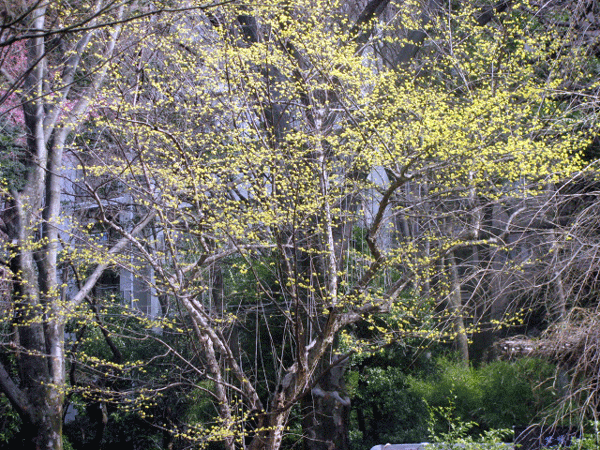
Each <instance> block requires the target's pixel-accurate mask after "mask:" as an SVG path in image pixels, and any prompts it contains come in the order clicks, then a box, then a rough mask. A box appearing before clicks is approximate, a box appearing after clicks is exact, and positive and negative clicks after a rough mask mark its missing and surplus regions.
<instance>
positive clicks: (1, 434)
mask: <svg viewBox="0 0 600 450" xmlns="http://www.w3.org/2000/svg"><path fill="white" fill-rule="evenodd" d="M0 417H1V420H0V446H2V445H6V444H7V443H8V442H9V441H10V440H11V439H12V438H14V437H15V436H16V435H17V433H18V432H19V427H20V424H21V419H20V418H19V416H18V414H17V413H16V412H15V410H14V409H13V407H12V406H11V404H10V403H9V401H8V399H7V398H6V396H5V395H4V394H0Z"/></svg>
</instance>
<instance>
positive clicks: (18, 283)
mask: <svg viewBox="0 0 600 450" xmlns="http://www.w3.org/2000/svg"><path fill="white" fill-rule="evenodd" d="M156 6H157V7H159V8H164V6H163V5H158V4H157V5H156ZM137 8H138V6H137V4H136V2H129V3H128V2H126V3H115V2H110V1H109V2H104V1H102V0H98V1H96V2H89V3H88V2H79V3H77V4H76V5H75V6H71V5H63V4H62V3H61V2H48V1H45V0H42V1H36V2H33V1H25V2H20V3H19V4H16V3H15V4H10V5H5V4H3V9H2V25H1V29H0V32H1V43H0V48H1V49H2V59H1V61H0V68H1V72H2V77H3V79H2V93H1V100H0V103H1V104H2V113H3V114H2V127H3V131H2V134H3V142H5V143H6V142H9V144H10V146H12V153H11V154H9V157H7V158H6V159H5V160H4V161H6V160H8V161H11V162H12V165H10V164H9V165H8V168H12V169H13V170H12V171H8V170H5V169H6V168H7V165H6V164H4V163H3V165H2V169H3V186H2V194H3V199H4V208H3V212H2V213H3V225H4V226H5V230H4V231H5V233H6V236H7V237H6V240H5V241H4V242H3V263H4V264H5V265H6V266H7V269H6V270H8V273H9V277H10V278H11V282H12V293H11V297H10V301H11V304H10V306H9V311H10V313H11V321H10V325H9V323H6V324H5V325H6V327H9V326H10V329H9V330H7V332H6V333H5V335H4V336H3V341H2V346H3V350H4V352H6V353H7V354H11V355H13V356H14V359H4V361H3V362H4V363H5V365H2V366H0V387H1V389H2V391H3V392H4V394H5V395H6V396H7V397H8V399H9V400H10V402H11V404H12V406H13V407H14V408H15V410H16V411H17V412H18V414H19V416H20V417H21V419H22V422H23V424H22V428H21V431H22V434H23V435H24V436H27V439H28V441H29V445H30V446H31V448H45V449H61V448H62V440H61V430H62V418H63V402H64V399H65V393H66V390H67V380H66V374H65V365H66V359H65V340H64V336H65V324H66V322H67V321H68V320H70V319H71V318H72V317H73V314H75V313H76V311H77V308H78V307H79V306H80V305H81V304H82V303H83V301H84V300H85V299H86V297H87V295H88V294H89V293H90V291H91V289H92V288H93V286H94V285H95V283H96V282H97V280H98V279H99V277H100V275H101V274H102V273H103V271H104V269H106V268H107V267H108V266H109V264H111V262H110V258H111V257H112V256H113V255H116V254H118V253H119V252H121V251H122V250H123V248H124V247H125V245H126V244H127V242H128V240H127V239H126V238H123V239H122V240H121V241H119V242H117V243H116V244H115V245H113V246H112V247H110V248H106V249H102V254H103V256H102V257H101V258H93V260H92V261H88V262H89V263H91V264H92V268H91V270H90V272H89V274H88V276H87V277H86V279H85V280H84V282H83V283H82V284H81V285H80V286H79V288H78V289H77V290H76V292H69V289H68V287H69V286H73V284H74V283H70V282H69V279H70V278H71V276H70V275H69V269H68V268H67V258H65V254H66V253H68V249H66V248H65V243H64V242H65V239H66V240H67V241H68V240H69V237H68V236H69V235H71V236H72V235H73V234H75V232H74V230H73V229H71V228H70V226H71V225H72V224H71V223H69V220H67V221H65V220H64V219H65V218H64V216H63V215H62V213H61V202H62V201H63V200H65V197H64V194H65V192H71V193H72V186H69V183H67V182H66V181H65V174H66V173H68V172H69V170H70V169H71V167H72V165H73V164H74V158H75V155H74V154H69V153H67V147H68V143H69V142H70V141H71V137H72V134H73V133H74V132H75V131H76V130H77V128H78V125H79V123H80V122H81V121H82V120H83V119H84V118H86V117H88V112H89V109H90V104H93V103H96V102H98V101H99V100H98V93H99V90H100V87H101V86H102V83H103V81H104V79H105V76H106V72H107V70H108V67H109V66H108V63H109V61H110V60H111V58H112V57H114V51H115V45H116V43H117V41H118V40H119V39H120V37H121V33H122V25H123V23H126V22H127V21H128V20H131V19H132V15H133V16H135V15H139V10H137ZM144 8H147V9H146V11H144V12H145V14H141V15H142V16H144V15H148V14H153V13H154V12H153V7H152V5H150V4H147V5H145V6H144ZM8 150H10V148H9V146H6V145H5V144H3V152H7V151H8ZM4 156H6V155H4ZM151 217H152V214H148V215H146V216H145V217H143V218H141V219H140V220H139V221H137V222H136V224H135V226H134V227H133V229H132V230H130V231H131V233H132V235H135V234H137V233H138V232H139V231H140V230H142V229H143V228H144V227H146V226H147V225H148V224H149V222H150V219H151ZM71 219H72V220H74V219H75V218H71ZM61 241H62V244H61ZM71 244H72V242H71ZM89 245H91V244H89ZM9 363H10V364H9ZM11 366H12V367H11Z"/></svg>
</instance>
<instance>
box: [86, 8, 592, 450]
mask: <svg viewBox="0 0 600 450" xmlns="http://www.w3.org/2000/svg"><path fill="white" fill-rule="evenodd" d="M377 5H379V6H381V7H383V6H385V5H383V3H381V4H380V3H378V2H374V3H369V4H368V5H367V8H365V11H367V10H368V9H369V7H371V6H372V7H375V6H377ZM343 7H344V5H343V4H340V5H334V6H331V5H325V4H320V3H314V2H295V3H294V4H293V5H291V4H289V3H286V2H283V3H278V2H273V3H268V4H260V5H257V4H248V5H243V6H240V5H229V6H223V7H222V8H220V9H219V10H218V11H215V12H213V13H211V15H202V14H199V15H197V16H192V15H188V14H186V15H182V16H181V18H180V19H178V20H173V21H172V22H171V23H169V24H168V25H167V26H165V27H164V28H160V27H158V28H157V30H160V32H161V34H158V31H157V34H156V36H160V39H156V40H152V41H151V42H148V41H147V42H143V41H141V40H140V39H134V41H136V42H139V43H140V44H139V45H138V46H136V47H135V48H131V49H130V51H129V52H127V53H126V54H125V53H123V61H124V62H125V61H126V62H127V63H126V64H125V63H123V64H122V66H127V67H136V68H137V71H136V74H135V75H133V74H131V72H128V73H129V77H130V78H128V79H127V80H124V79H123V78H121V77H119V76H116V75H115V76H113V77H112V80H113V82H112V83H108V84H107V85H106V86H107V90H106V93H105V94H104V96H105V97H107V98H111V99H113V101H112V103H111V104H109V105H108V106H107V107H106V109H105V113H104V120H99V124H100V123H101V124H102V126H103V127H104V131H103V133H102V134H101V135H100V136H99V137H98V138H97V139H98V140H97V142H102V143H103V145H106V146H109V145H110V146H113V147H114V148H115V149H117V151H116V152H115V153H114V154H113V155H112V156H111V157H110V158H106V159H104V158H103V159H102V160H101V159H100V158H97V159H95V160H94V158H92V159H91V160H89V161H86V171H87V175H88V178H89V182H88V183H87V185H86V186H87V189H88V191H89V194H90V195H91V196H93V197H95V198H96V201H97V205H98V208H99V210H102V211H103V214H102V216H101V220H102V222H103V223H105V224H107V225H109V226H110V227H112V229H113V230H114V231H115V232H116V233H118V234H121V235H122V236H125V237H127V238H128V239H129V241H130V242H131V244H132V246H133V248H134V249H135V253H136V256H135V260H136V261H143V262H144V264H149V265H150V266H151V267H152V269H153V277H154V278H153V280H152V285H153V287H155V288H156V289H157V290H158V291H159V293H160V295H162V296H163V297H164V298H168V299H169V300H171V301H173V302H174V304H175V305H178V306H179V307H181V309H182V310H183V311H185V312H186V314H188V315H189V317H190V319H191V320H192V330H191V331H192V332H193V333H194V336H195V339H196V340H197V342H198V343H199V347H200V350H201V353H202V357H203V362H204V366H205V369H206V374H207V379H208V380H210V381H211V382H212V383H214V384H213V386H214V390H213V392H212V394H213V396H214V398H215V401H216V408H217V409H218V413H219V422H218V423H219V424H220V427H219V428H218V431H214V430H213V431H202V429H201V428H198V430H197V434H196V435H195V436H194V432H193V431H188V432H187V436H189V437H190V438H193V437H196V438H198V439H200V440H204V439H209V440H210V439H217V440H221V439H222V440H224V441H225V443H226V445H227V447H228V448H234V447H235V446H236V445H242V442H243V441H244V436H245V435H246V434H247V427H248V424H249V423H250V422H253V424H254V425H253V432H252V433H251V435H250V438H249V439H247V441H248V443H247V445H248V447H249V448H252V449H255V448H256V449H258V448H270V449H276V448H279V446H280V445H281V442H282V440H283V439H284V438H285V427H286V424H287V423H288V420H289V417H290V414H291V413H292V411H293V410H294V407H295V406H296V405H297V404H298V402H299V401H300V400H301V399H302V398H304V397H306V396H308V395H309V394H311V393H312V395H313V399H314V398H317V397H318V396H319V395H329V396H331V397H332V398H337V407H342V406H343V405H344V403H345V402H346V400H345V399H344V396H343V395H342V394H340V392H339V391H337V390H332V391H326V390H324V389H323V386H322V385H323V383H324V377H326V376H327V374H328V373H329V372H330V370H331V369H332V368H336V367H338V366H339V365H340V364H342V363H343V362H344V361H345V359H346V358H347V357H348V354H347V353H348V352H352V351H361V349H362V345H363V344H365V345H366V343H362V342H358V341H356V340H354V339H353V338H352V335H351V334H350V333H349V332H348V330H349V329H350V328H351V326H353V325H354V324H357V323H359V322H363V321H367V322H370V326H371V327H372V330H371V331H372V334H371V339H370V341H371V344H370V345H373V344H372V342H373V341H374V342H375V345H384V344H385V343H388V342H390V341H392V340H393V339H398V338H400V337H401V336H405V335H410V334H418V333H419V330H418V329H415V328H413V323H414V322H412V318H413V317H416V316H419V315H420V314H422V310H423V309H427V307H428V306H429V305H430V304H431V303H429V302H428V300H429V298H425V295H427V296H435V297H438V298H439V297H442V298H443V296H444V295H448V293H451V292H454V291H456V289H458V288H457V286H456V282H455V283H454V285H452V286H451V287H448V286H445V279H444V277H445V273H446V270H447V268H450V270H451V271H452V270H455V269H453V267H454V266H455V264H456V263H452V253H453V252H456V251H457V250H458V249H460V248H462V247H463V246H469V247H473V246H476V245H482V246H502V245H503V244H504V243H503V241H502V239H503V237H504V236H505V234H504V233H503V232H501V233H498V234H496V235H491V236H489V235H488V236H480V235H478V234H477V233H476V227H477V223H476V221H474V220H473V218H472V217H473V216H472V214H471V212H470V211H468V209H467V208H466V207H465V205H467V204H468V201H469V200H468V199H469V198H477V197H478V196H487V197H488V198H490V199H492V200H493V201H494V202H496V204H502V203H501V202H504V204H509V203H510V201H511V199H513V198H514V197H516V196H525V197H528V196H532V195H534V194H535V193H536V192H539V190H540V189H541V188H542V187H543V186H544V184H546V183H548V182H552V181H554V180H557V179H558V177H559V176H560V175H559V174H565V173H568V172H569V171H571V170H573V169H574V168H578V167H579V163H578V159H577V156H576V155H577V151H578V149H580V148H581V146H582V145H586V142H587V141H586V138H585V135H584V134H583V133H579V132H577V120H576V119H575V118H573V117H572V115H570V111H569V110H568V109H565V108H564V107H562V105H561V104H560V103H559V102H557V101H556V99H554V98H553V97H552V95H551V92H552V91H551V90H552V89H553V86H559V85H560V84H561V83H562V82H563V81H564V79H563V78H562V77H558V78H555V75H554V73H553V72H552V71H549V70H548V71H544V72H543V73H541V74H540V73H539V69H538V67H540V66H542V67H545V65H546V64H547V63H548V61H549V53H548V52H550V53H552V52H553V51H555V49H557V48H559V46H560V41H559V40H558V39H556V38H557V36H556V35H554V34H552V31H551V30H549V31H548V32H547V33H544V34H541V33H537V32H536V29H535V23H534V22H528V21H527V19H521V16H520V11H519V10H517V9H514V10H508V11H507V12H505V13H503V15H502V16H499V17H500V19H498V22H494V23H493V25H490V26H489V27H481V26H480V24H479V23H480V22H481V20H479V19H480V17H481V16H480V14H478V10H476V9H474V8H470V7H469V6H465V7H464V8H463V9H461V10H454V9H452V10H445V9H443V8H441V7H439V8H436V9H435V10H434V13H435V14H433V13H432V15H431V16H430V17H428V19H427V21H426V22H425V23H426V24H427V27H426V31H427V32H426V33H425V35H424V36H422V37H421V38H420V39H421V40H420V41H419V43H423V45H424V48H423V49H422V51H421V52H420V53H419V56H418V58H413V59H412V60H411V59H407V60H404V59H402V62H403V63H404V65H402V64H400V63H398V64H388V63H386V62H385V60H383V56H385V55H383V53H381V54H380V53H378V52H377V51H376V50H378V46H379V44H380V43H383V42H386V41H390V40H391V41H392V45H396V46H397V47H396V48H399V49H403V48H406V47H405V44H406V42H405V41H404V40H402V39H400V38H397V37H394V36H393V35H391V33H388V30H394V29H395V27H396V26H399V25H398V24H402V23H404V24H411V25H412V24H418V22H415V20H414V10H413V9H412V8H411V7H409V6H406V7H397V8H398V9H397V10H396V11H395V16H394V19H393V20H391V21H390V22H389V23H382V22H376V21H374V20H371V19H373V17H374V12H373V13H371V16H370V20H365V21H362V20H361V17H363V16H364V15H363V14H361V15H359V17H358V18H357V19H356V23H357V26H356V27H352V26H345V25H344V23H345V21H346V16H345V14H344V9H343ZM375 9H377V8H375ZM375 9H374V10H375ZM374 10H373V11H374ZM365 14H366V13H365ZM323 18H327V20H323ZM532 20H533V19H532ZM484 23H489V22H484ZM157 25H158V24H157ZM416 27H417V25H415V28H416ZM363 32H364V33H366V35H365V34H363ZM426 37H429V39H430V41H429V40H427V39H426ZM365 39H366V40H365ZM363 40H364V41H363ZM425 42H430V43H431V44H430V46H429V47H427V46H425V44H424V43H425ZM416 43H417V42H416V41H414V42H413V43H411V44H410V45H415V44H416ZM357 48H358V49H357ZM415 54H416V52H412V55H415ZM382 55H383V56H382ZM117 93H119V94H120V95H121V97H120V99H119V98H118V96H117V95H116V94H117ZM558 118H560V120H555V119H558ZM97 128H98V129H99V128H100V127H99V126H98V127H97ZM376 174H378V175H376ZM98 179H109V180H114V181H118V184H119V186H120V189H121V190H120V191H119V196H120V197H126V198H128V199H131V200H130V202H128V205H130V206H131V210H132V212H133V216H134V217H135V216H140V217H144V216H146V215H148V214H152V213H154V214H155V217H154V219H153V225H152V226H153V232H152V233H151V234H149V235H144V236H143V238H142V237H140V236H137V237H136V236H133V235H131V233H130V232H129V231H128V225H123V223H121V219H120V217H119V218H118V220H117V219H116V217H117V216H115V215H114V214H113V213H111V212H110V211H109V210H107V209H106V208H105V206H104V205H105V203H104V200H103V198H102V194H101V191H102V189H101V188H102V186H103V184H101V183H97V181H94V180H98ZM425 187H426V189H423V190H422V192H424V194H423V195H422V196H421V197H419V198H417V199H416V201H417V202H416V203H415V202H414V200H413V201H410V202H405V201H404V199H406V198H407V197H408V196H411V194H412V193H413V192H415V190H416V189H421V188H425ZM474 194H476V195H474ZM413 197H414V196H413ZM492 200H491V201H492ZM499 202H500V203H499ZM412 215H414V216H416V219H415V222H416V223H422V224H426V226H423V227H421V228H420V231H418V232H417V233H414V234H401V233H393V232H390V231H388V230H390V228H389V227H388V223H389V222H391V221H394V220H395V219H398V222H400V221H401V219H402V218H403V217H406V216H412ZM444 223H445V224H444ZM511 223H512V219H511V220H507V221H506V227H509V226H510V225H511ZM357 228H358V229H362V230H364V241H363V244H364V247H363V248H362V250H363V251H360V252H359V251H357V250H356V248H355V246H356V233H355V232H354V231H355V230H356V229H357ZM503 231H504V230H503ZM426 248H428V249H429V250H428V251H427V252H426V251H425V249H426ZM440 262H441V263H440ZM121 263H122V264H124V263H123V262H121ZM439 267H443V268H444V269H442V270H441V271H440V270H439V269H438V268H439ZM223 271H230V273H233V274H234V275H233V276H232V278H230V281H229V282H227V283H226V278H225V277H223V278H222V281H220V282H219V284H221V283H222V285H223V287H222V288H221V289H220V290H221V291H222V294H224V295H215V289H213V288H214V280H215V278H214V274H215V273H218V272H223ZM267 274H268V275H267ZM434 275H435V276H434ZM247 276H250V278H251V279H252V283H253V285H254V286H253V291H251V290H250V288H248V287H246V288H245V289H244V292H243V293H240V292H238V291H236V290H235V289H234V288H232V287H229V288H228V286H227V285H226V284H229V283H230V282H231V280H232V279H238V280H240V279H246V286H248V285H249V284H250V283H249V281H248V279H247V278H246V277H247ZM454 278H455V279H456V278H457V277H456V276H455V277H454ZM267 279H269V280H271V281H270V282H269V283H267V281H266V280H267ZM211 280H212V281H211ZM427 284H429V286H430V287H429V291H427V290H426V289H425V286H426V285H427ZM229 286H231V284H229ZM250 292H252V296H251V298H252V301H248V300H249V299H248V297H249V293H250ZM427 292H428V294H426V293H427ZM460 309H461V308H460V305H458V306H457V311H456V312H454V313H453V316H454V317H455V318H456V317H462V312H461V311H460ZM455 323H457V324H459V322H458V321H455ZM392 324H393V325H394V326H393V327H392V328H391V329H390V328H389V327H390V325H392ZM460 328H461V326H460V325H458V326H457V329H456V330H455V331H454V332H452V333H448V334H447V336H448V337H450V336H454V335H455V333H456V332H459V333H463V332H464V331H463V330H461V329H460ZM391 330H394V331H391ZM428 333H432V332H431V331H430V330H429V331H428ZM255 336H262V337H263V340H265V339H266V340H268V345H269V346H270V347H271V353H270V355H269V358H266V357H265V356H264V355H263V356H262V357H261V356H260V355H259V354H258V353H257V352H250V351H249V350H248V346H247V344H248V340H249V339H250V337H255ZM258 346H259V343H256V344H255V346H254V347H255V348H256V347H258ZM337 352H343V353H342V354H338V353H337ZM267 366H268V367H267ZM266 374H269V376H266ZM336 396H337V397H336ZM305 431H306V430H305ZM316 440H317V441H319V440H324V439H320V438H319V437H317V438H316ZM320 444H322V445H324V446H327V445H336V444H334V443H333V441H332V442H330V443H328V442H320Z"/></svg>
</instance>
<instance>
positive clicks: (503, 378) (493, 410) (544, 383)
mask: <svg viewBox="0 0 600 450" xmlns="http://www.w3.org/2000/svg"><path fill="white" fill-rule="evenodd" d="M437 364H438V367H437V370H436V373H435V375H433V376H429V377H426V378H425V379H418V378H415V377H410V379H409V385H410V389H411V390H412V391H413V392H414V393H415V394H417V395H419V396H422V397H423V398H424V399H425V400H426V401H427V403H428V404H429V405H430V406H431V407H432V408H434V411H442V410H443V409H444V408H450V409H451V410H452V413H453V420H455V421H457V422H458V423H463V424H464V423H467V424H468V423H471V424H475V423H476V424H478V426H472V427H471V428H470V429H469V434H474V433H479V432H481V431H483V430H489V429H502V428H510V427H512V426H514V425H520V424H528V423H531V422H532V421H533V420H534V419H535V418H536V416H537V415H539V414H541V413H543V412H544V411H547V410H548V408H549V407H550V406H551V405H552V403H553V401H554V399H555V398H556V396H557V395H558V392H557V391H556V389H555V388H553V386H552V382H551V381H550V379H551V377H553V375H554V370H555V369H554V367H553V366H552V365H550V364H549V363H546V362H544V361H542V360H539V359H533V358H523V359H520V360H517V361H515V362H507V361H494V362H492V363H489V364H484V365H482V366H480V367H478V368H474V367H472V366H469V367H467V366H465V365H464V364H463V363H461V362H454V361H452V360H449V359H446V358H440V359H438V360H437ZM436 408H437V409H436ZM438 416H439V417H438V420H436V423H435V426H434V429H433V431H434V434H435V433H437V434H441V433H448V432H449V430H451V428H452V426H453V422H452V421H451V420H449V418H448V416H444V414H439V415H438Z"/></svg>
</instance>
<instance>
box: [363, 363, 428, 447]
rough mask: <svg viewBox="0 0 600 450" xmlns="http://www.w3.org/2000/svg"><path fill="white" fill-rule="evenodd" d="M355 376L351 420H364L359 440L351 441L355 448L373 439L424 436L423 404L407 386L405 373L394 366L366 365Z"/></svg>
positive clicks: (419, 438)
mask: <svg viewBox="0 0 600 450" xmlns="http://www.w3.org/2000/svg"><path fill="white" fill-rule="evenodd" d="M354 378H357V375H356V373H355V374H354ZM358 378H359V379H358V380H353V381H354V384H356V381H358V383H357V384H358V386H357V387H355V389H356V392H357V394H356V396H355V397H354V399H353V404H354V405H355V408H354V412H353V413H354V420H357V421H361V420H364V421H365V422H367V423H366V428H365V430H364V431H363V433H364V434H363V436H361V437H362V439H361V441H360V442H354V443H353V444H354V446H355V447H356V448H359V447H361V446H362V447H363V448H364V447H365V446H368V443H369V442H375V441H377V442H394V443H402V442H420V441H422V440H423V438H424V437H425V436H426V435H427V414H428V413H427V405H426V404H425V402H424V400H423V398H422V397H419V396H418V395H417V394H415V393H414V392H411V391H410V390H409V389H408V384H407V381H406V375H405V374H403V373H402V372H401V371H400V370H399V369H398V368H396V367H386V368H381V367H367V368H366V369H365V370H364V372H363V373H362V374H360V376H358ZM359 411H360V412H359ZM360 416H362V417H360ZM359 417H360V418H359ZM351 428H353V427H351Z"/></svg>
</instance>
